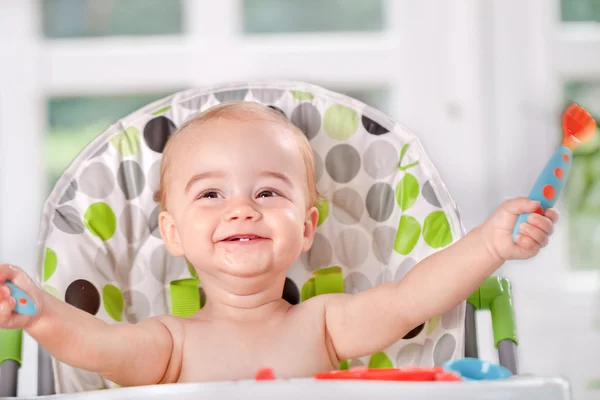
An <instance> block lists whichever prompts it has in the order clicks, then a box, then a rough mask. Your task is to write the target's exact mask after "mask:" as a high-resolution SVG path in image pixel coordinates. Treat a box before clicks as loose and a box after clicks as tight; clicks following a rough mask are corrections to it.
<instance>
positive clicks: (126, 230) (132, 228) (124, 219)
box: [119, 204, 150, 243]
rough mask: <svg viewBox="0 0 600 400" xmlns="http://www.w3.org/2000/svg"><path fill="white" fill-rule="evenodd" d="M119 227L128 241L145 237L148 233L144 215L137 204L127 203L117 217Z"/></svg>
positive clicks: (131, 241) (133, 241) (132, 241)
mask: <svg viewBox="0 0 600 400" xmlns="http://www.w3.org/2000/svg"><path fill="white" fill-rule="evenodd" d="M119 228H120V230H121V233H122V234H123V236H124V237H125V238H126V239H127V242H128V243H135V242H138V241H139V240H141V239H145V238H146V237H147V236H148V235H149V234H150V229H149V227H148V221H147V220H146V215H145V214H144V212H143V211H142V210H141V209H140V208H139V207H137V206H135V205H133V204H129V205H127V206H126V207H125V208H124V209H123V212H122V213H121V216H120V217H119Z"/></svg>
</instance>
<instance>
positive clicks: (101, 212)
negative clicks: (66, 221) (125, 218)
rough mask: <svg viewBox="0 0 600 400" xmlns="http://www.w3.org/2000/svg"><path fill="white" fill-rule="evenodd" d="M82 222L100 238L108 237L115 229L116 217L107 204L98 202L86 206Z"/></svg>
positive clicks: (106, 238)
mask: <svg viewBox="0 0 600 400" xmlns="http://www.w3.org/2000/svg"><path fill="white" fill-rule="evenodd" d="M83 223H84V224H85V226H86V227H87V228H88V229H89V230H90V232H91V233H92V234H94V235H95V236H98V237H99V238H100V239H102V240H108V239H110V238H111V237H112V236H113V235H114V234H115V230H116V229H117V218H116V217H115V213H114V212H113V210H112V209H111V208H110V207H109V205H108V204H106V203H103V202H99V203H94V204H92V205H90V206H89V207H88V209H87V210H86V212H85V215H84V217H83Z"/></svg>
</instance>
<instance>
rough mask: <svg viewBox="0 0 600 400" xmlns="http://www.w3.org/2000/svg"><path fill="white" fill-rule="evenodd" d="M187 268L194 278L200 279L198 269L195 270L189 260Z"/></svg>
mask: <svg viewBox="0 0 600 400" xmlns="http://www.w3.org/2000/svg"><path fill="white" fill-rule="evenodd" d="M185 262H186V264H187V267H188V271H189V272H190V275H192V277H194V278H196V279H198V273H197V272H196V268H194V266H193V265H192V263H191V262H189V261H188V260H185Z"/></svg>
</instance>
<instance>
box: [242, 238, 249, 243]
mask: <svg viewBox="0 0 600 400" xmlns="http://www.w3.org/2000/svg"><path fill="white" fill-rule="evenodd" d="M248 240H250V239H248V238H240V241H244V242H246V241H248Z"/></svg>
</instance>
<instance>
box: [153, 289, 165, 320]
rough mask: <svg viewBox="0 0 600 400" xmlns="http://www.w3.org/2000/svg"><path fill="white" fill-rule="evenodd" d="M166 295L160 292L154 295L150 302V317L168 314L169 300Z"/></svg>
mask: <svg viewBox="0 0 600 400" xmlns="http://www.w3.org/2000/svg"><path fill="white" fill-rule="evenodd" d="M166 293H167V292H166V291H164V290H161V291H160V292H158V293H157V294H156V296H155V297H154V300H152V315H168V314H169V300H168V299H167V294H166Z"/></svg>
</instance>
